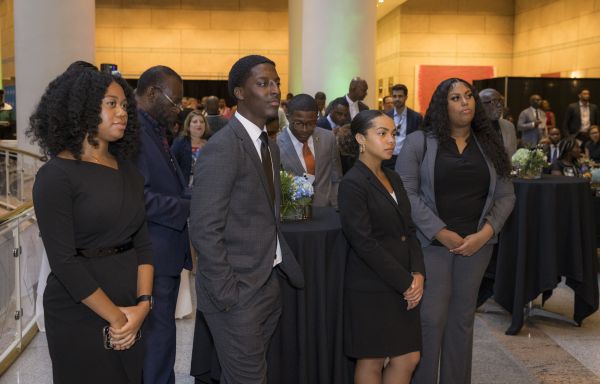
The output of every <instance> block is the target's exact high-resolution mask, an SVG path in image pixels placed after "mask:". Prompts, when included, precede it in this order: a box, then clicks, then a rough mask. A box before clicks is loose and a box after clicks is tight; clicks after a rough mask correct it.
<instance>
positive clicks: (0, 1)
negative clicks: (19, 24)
mask: <svg viewBox="0 0 600 384" xmlns="http://www.w3.org/2000/svg"><path fill="white" fill-rule="evenodd" d="M0 59H1V61H2V64H1V68H0V77H1V78H2V84H3V85H4V86H6V85H9V84H10V85H14V77H15V24H14V18H13V0H0Z"/></svg>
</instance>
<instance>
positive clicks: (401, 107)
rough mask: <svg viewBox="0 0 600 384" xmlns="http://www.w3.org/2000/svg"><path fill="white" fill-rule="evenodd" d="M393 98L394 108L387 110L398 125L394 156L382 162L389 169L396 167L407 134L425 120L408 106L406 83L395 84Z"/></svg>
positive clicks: (416, 128)
mask: <svg viewBox="0 0 600 384" xmlns="http://www.w3.org/2000/svg"><path fill="white" fill-rule="evenodd" d="M392 99H393V100H394V108H393V109H392V110H391V111H389V112H386V114H387V115H388V116H389V117H391V118H392V119H394V125H395V126H396V146H395V147H394V154H393V155H392V158H391V159H389V160H384V161H383V162H382V165H383V166H384V167H387V168H389V169H395V166H396V159H397V158H398V154H399V153H400V150H401V149H402V144H404V139H406V136H408V135H409V134H410V133H413V132H414V131H417V130H418V129H419V128H420V127H421V123H422V122H423V118H422V117H421V115H420V114H419V113H418V112H416V111H413V110H412V109H410V108H408V107H407V106H406V99H408V88H406V85H404V84H396V85H394V86H393V87H392Z"/></svg>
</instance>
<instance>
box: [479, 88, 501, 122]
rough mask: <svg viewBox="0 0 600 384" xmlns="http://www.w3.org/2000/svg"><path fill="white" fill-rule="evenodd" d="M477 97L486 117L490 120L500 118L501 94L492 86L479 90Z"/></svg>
mask: <svg viewBox="0 0 600 384" xmlns="http://www.w3.org/2000/svg"><path fill="white" fill-rule="evenodd" d="M479 98H480V99H481V103H482V104H483V109H484V110H485V114H486V115H487V117H488V119H490V120H492V121H496V120H500V118H501V117H502V109H503V107H504V102H503V98H502V94H501V93H500V92H498V91H496V90H495V89H493V88H486V89H484V90H483V91H481V92H479Z"/></svg>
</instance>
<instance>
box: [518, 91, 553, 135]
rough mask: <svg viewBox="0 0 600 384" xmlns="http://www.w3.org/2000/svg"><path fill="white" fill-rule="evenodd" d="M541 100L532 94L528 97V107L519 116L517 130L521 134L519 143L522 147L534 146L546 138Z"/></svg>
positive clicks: (538, 96)
mask: <svg viewBox="0 0 600 384" xmlns="http://www.w3.org/2000/svg"><path fill="white" fill-rule="evenodd" d="M541 102H542V98H541V96H540V95H537V94H533V95H531V96H530V97H529V104H530V107H529V108H526V109H524V110H523V111H521V113H520V114H519V122H518V123H517V129H518V130H519V131H521V132H522V135H521V143H522V144H523V145H524V146H536V145H538V143H539V142H540V140H542V139H543V138H545V137H546V136H547V130H546V113H545V112H544V111H542V110H541V109H540V104H541Z"/></svg>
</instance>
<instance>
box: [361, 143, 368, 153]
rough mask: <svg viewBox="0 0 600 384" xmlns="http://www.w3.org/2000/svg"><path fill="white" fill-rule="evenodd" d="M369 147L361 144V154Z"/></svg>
mask: <svg viewBox="0 0 600 384" xmlns="http://www.w3.org/2000/svg"><path fill="white" fill-rule="evenodd" d="M366 148H367V146H366V145H365V144H360V153H363V152H364V151H365V149H366Z"/></svg>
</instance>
